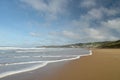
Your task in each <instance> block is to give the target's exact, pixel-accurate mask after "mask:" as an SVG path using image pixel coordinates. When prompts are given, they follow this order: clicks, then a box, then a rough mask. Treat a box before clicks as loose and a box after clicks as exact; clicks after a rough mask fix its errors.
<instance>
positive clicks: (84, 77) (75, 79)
mask: <svg viewBox="0 0 120 80" xmlns="http://www.w3.org/2000/svg"><path fill="white" fill-rule="evenodd" d="M92 51H93V54H92V55H91V56H84V57H81V58H80V59H77V60H71V61H68V62H58V63H51V64H48V65H47V66H45V67H43V68H41V69H37V70H34V71H30V72H25V73H22V74H16V75H13V76H8V77H6V78H4V79H1V80H16V79H17V80H120V76H119V74H120V64H119V62H120V49H93V50H92Z"/></svg>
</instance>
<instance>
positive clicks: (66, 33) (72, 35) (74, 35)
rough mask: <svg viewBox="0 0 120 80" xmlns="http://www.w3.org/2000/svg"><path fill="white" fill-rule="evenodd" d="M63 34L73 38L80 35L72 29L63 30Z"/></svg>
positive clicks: (77, 37)
mask: <svg viewBox="0 0 120 80" xmlns="http://www.w3.org/2000/svg"><path fill="white" fill-rule="evenodd" d="M62 34H63V36H65V37H67V38H72V39H79V38H80V35H79V34H77V33H74V32H72V31H63V32H62Z"/></svg>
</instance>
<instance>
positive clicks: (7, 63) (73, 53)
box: [0, 48, 91, 78]
mask: <svg viewBox="0 0 120 80" xmlns="http://www.w3.org/2000/svg"><path fill="white" fill-rule="evenodd" d="M86 55H91V51H89V50H87V49H81V48H0V78H3V77H6V76H9V75H13V74H17V73H21V72H26V71H31V70H35V69H38V68H41V67H44V66H46V65H47V64H48V63H53V62H59V61H68V60H73V59H78V58H80V56H86Z"/></svg>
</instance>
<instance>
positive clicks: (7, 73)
mask: <svg viewBox="0 0 120 80" xmlns="http://www.w3.org/2000/svg"><path fill="white" fill-rule="evenodd" d="M89 55H92V50H89V54H85V55H79V56H77V57H75V58H69V59H62V60H55V61H46V62H43V63H42V65H37V66H34V67H30V68H25V69H22V70H18V71H9V72H5V73H2V74H0V79H1V78H4V77H7V76H11V75H14V74H19V73H23V72H28V71H33V70H36V69H39V68H42V67H44V66H46V65H47V64H48V63H54V62H61V61H69V60H75V59H79V58H80V57H81V56H89Z"/></svg>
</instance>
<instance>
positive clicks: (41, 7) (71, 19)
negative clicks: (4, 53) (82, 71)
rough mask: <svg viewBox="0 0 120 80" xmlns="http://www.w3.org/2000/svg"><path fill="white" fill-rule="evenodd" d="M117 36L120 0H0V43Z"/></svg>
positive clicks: (51, 42)
mask: <svg viewBox="0 0 120 80" xmlns="http://www.w3.org/2000/svg"><path fill="white" fill-rule="evenodd" d="M118 39H120V0H0V46H42V45H64V44H71V43H85V42H97V41H109V40H118Z"/></svg>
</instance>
